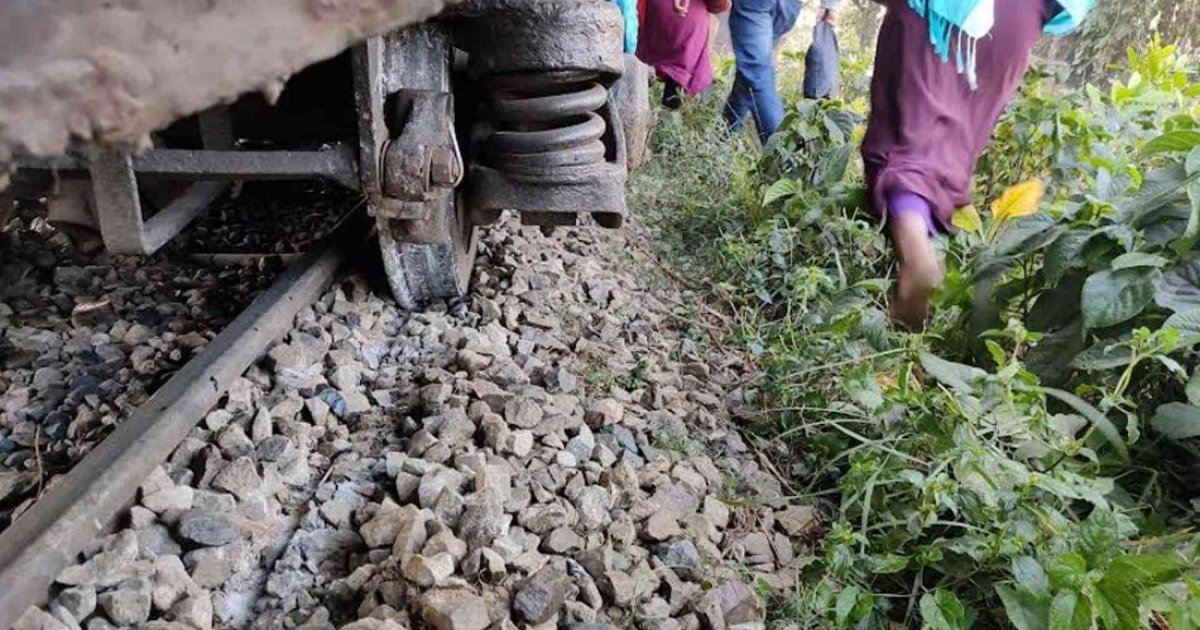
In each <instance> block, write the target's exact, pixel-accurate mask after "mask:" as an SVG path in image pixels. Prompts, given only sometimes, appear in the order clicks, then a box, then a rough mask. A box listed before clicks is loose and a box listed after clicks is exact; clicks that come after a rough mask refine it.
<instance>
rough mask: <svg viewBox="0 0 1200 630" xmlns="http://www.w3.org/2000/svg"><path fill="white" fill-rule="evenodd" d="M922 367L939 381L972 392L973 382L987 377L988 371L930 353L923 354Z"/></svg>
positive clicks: (960, 390)
mask: <svg viewBox="0 0 1200 630" xmlns="http://www.w3.org/2000/svg"><path fill="white" fill-rule="evenodd" d="M921 367H922V368H924V369H925V373H926V374H928V375H929V376H931V377H933V378H934V380H937V381H938V382H939V383H941V384H943V385H945V386H947V387H949V388H950V389H953V390H955V391H958V392H962V393H971V392H972V391H974V390H975V387H974V385H973V383H975V382H977V381H979V380H980V379H982V378H985V377H987V372H984V371H983V370H981V369H979V368H977V367H972V366H969V365H963V364H961V363H953V362H951V361H947V360H945V359H943V358H941V357H938V356H934V355H932V354H929V353H925V354H922V355H921Z"/></svg>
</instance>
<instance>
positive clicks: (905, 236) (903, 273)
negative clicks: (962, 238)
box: [890, 215, 944, 331]
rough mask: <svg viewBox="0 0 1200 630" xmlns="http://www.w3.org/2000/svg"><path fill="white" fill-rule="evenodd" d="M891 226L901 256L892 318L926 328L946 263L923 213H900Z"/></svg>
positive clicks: (901, 323)
mask: <svg viewBox="0 0 1200 630" xmlns="http://www.w3.org/2000/svg"><path fill="white" fill-rule="evenodd" d="M890 226H891V232H892V242H893V243H894V246H895V247H896V253H897V255H898V256H899V258H900V277H899V281H898V282H897V283H896V294H895V295H894V296H893V298H892V305H891V318H892V321H893V322H894V323H896V324H897V325H899V326H902V327H904V328H906V329H908V330H913V331H919V330H924V329H925V323H926V322H927V321H928V320H929V298H930V296H931V295H932V294H933V292H934V291H935V290H937V289H938V288H939V287H941V286H942V278H943V275H944V274H943V272H942V266H941V263H940V262H939V261H938V256H937V251H936V250H935V249H934V248H933V241H932V240H930V238H929V231H928V229H927V228H926V226H925V222H924V221H922V220H921V219H920V218H919V217H915V216H912V215H900V216H897V217H894V218H893V219H892V221H891V223H890Z"/></svg>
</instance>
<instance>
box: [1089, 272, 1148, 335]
mask: <svg viewBox="0 0 1200 630" xmlns="http://www.w3.org/2000/svg"><path fill="white" fill-rule="evenodd" d="M1158 278H1159V271H1158V270H1157V269H1144V268H1142V269H1122V270H1120V271H1101V272H1099V273H1096V274H1093V275H1092V276H1091V277H1089V278H1088V279H1087V281H1086V282H1084V284H1083V296H1082V304H1081V306H1082V310H1083V325H1084V327H1085V328H1087V329H1088V330H1094V329H1096V328H1107V327H1109V326H1113V325H1115V324H1120V323H1121V322H1124V321H1128V320H1130V319H1132V318H1133V317H1136V316H1137V315H1138V313H1141V312H1142V310H1143V309H1145V308H1146V305H1147V304H1149V303H1150V300H1152V299H1154V282H1155V281H1156V280H1158Z"/></svg>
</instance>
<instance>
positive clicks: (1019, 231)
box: [989, 213, 1061, 257]
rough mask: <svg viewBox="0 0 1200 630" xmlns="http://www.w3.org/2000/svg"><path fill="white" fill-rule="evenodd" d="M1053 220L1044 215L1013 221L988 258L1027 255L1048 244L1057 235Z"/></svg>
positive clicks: (1058, 231)
mask: <svg viewBox="0 0 1200 630" xmlns="http://www.w3.org/2000/svg"><path fill="white" fill-rule="evenodd" d="M1059 234H1061V229H1059V228H1058V226H1057V224H1056V223H1055V221H1054V219H1053V218H1052V217H1050V216H1049V215H1047V214H1045V213H1041V214H1034V215H1030V216H1027V217H1021V218H1019V219H1015V220H1013V221H1012V223H1011V224H1010V225H1009V226H1008V228H1007V229H1006V230H1004V233H1003V234H1001V235H1000V238H999V239H997V240H996V244H995V245H994V246H993V247H992V250H991V252H989V254H990V255H989V257H1000V256H1006V255H1009V254H1028V253H1030V252H1033V251H1036V250H1037V249H1039V248H1041V247H1043V246H1045V245H1047V244H1049V243H1050V242H1052V241H1053V240H1054V239H1055V238H1057V237H1058V235H1059Z"/></svg>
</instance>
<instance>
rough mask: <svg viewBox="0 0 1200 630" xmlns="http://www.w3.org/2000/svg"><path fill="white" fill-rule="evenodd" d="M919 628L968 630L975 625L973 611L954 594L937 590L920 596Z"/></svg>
mask: <svg viewBox="0 0 1200 630" xmlns="http://www.w3.org/2000/svg"><path fill="white" fill-rule="evenodd" d="M920 607H921V627H922V628H930V629H932V630H968V629H969V628H970V627H971V626H972V625H973V624H974V623H975V611H974V610H971V608H970V607H969V606H967V605H966V604H963V603H962V601H961V600H959V599H958V596H956V595H955V594H954V593H951V592H950V591H947V590H943V589H938V590H936V591H934V592H932V593H926V594H925V595H923V596H921V603H920Z"/></svg>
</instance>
